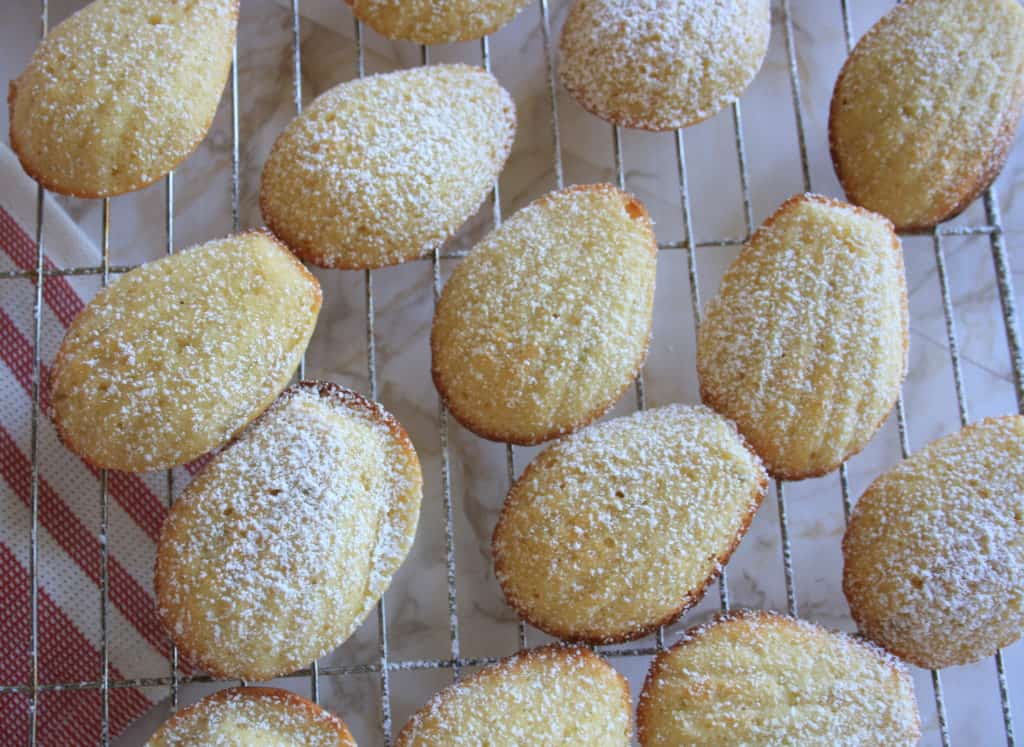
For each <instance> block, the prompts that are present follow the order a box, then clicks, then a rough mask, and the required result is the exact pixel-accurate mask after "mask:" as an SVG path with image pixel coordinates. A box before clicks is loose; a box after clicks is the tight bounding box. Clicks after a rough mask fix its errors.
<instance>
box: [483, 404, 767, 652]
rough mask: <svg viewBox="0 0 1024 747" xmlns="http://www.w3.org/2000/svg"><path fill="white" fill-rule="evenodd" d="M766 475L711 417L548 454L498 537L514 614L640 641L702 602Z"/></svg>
mask: <svg viewBox="0 0 1024 747" xmlns="http://www.w3.org/2000/svg"><path fill="white" fill-rule="evenodd" d="M766 484H767V475H766V474H765V472H764V468H763V467H762V466H761V463H760V460H759V459H758V458H757V457H756V456H755V455H754V454H752V453H751V452H750V451H749V450H748V449H747V448H746V446H745V445H744V444H743V441H742V439H741V438H740V436H739V434H738V433H737V432H736V429H735V427H734V426H733V425H732V423H730V422H729V421H727V420H725V419H724V418H722V417H721V416H719V415H717V414H715V413H714V412H712V411H711V410H710V409H709V408H706V407H702V406H697V407H687V406H684V405H671V406H668V407H662V408H657V409H652V410H647V411H645V412H639V413H636V414H634V415H631V416H629V417H624V418H617V419H615V420H611V421H608V422H605V423H600V424H598V425H595V426H591V427H590V428H587V429H585V430H583V431H580V432H579V433H576V434H574V435H572V436H568V437H566V438H564V439H562V440H560V441H558V442H557V443H556V444H554V445H553V446H552V447H550V448H549V449H548V450H547V451H546V452H544V453H543V454H542V455H540V456H539V457H537V458H536V459H535V460H534V462H533V463H532V464H531V465H530V466H529V467H528V468H527V471H526V472H525V473H524V475H523V477H522V478H521V479H520V480H519V481H518V482H517V483H516V485H515V486H514V487H513V489H512V490H511V491H510V493H509V497H508V499H507V501H506V504H505V508H504V511H503V512H502V516H501V520H500V521H499V523H498V526H497V528H496V529H495V533H494V553H495V565H496V574H497V576H498V580H499V582H500V583H501V585H502V589H503V590H504V591H505V593H506V595H507V596H508V597H509V599H510V601H511V603H512V605H513V606H514V607H516V608H517V609H519V610H520V611H521V612H522V613H523V614H525V616H526V617H527V618H528V619H529V620H530V622H531V623H532V624H534V625H536V626H538V627H540V628H542V629H544V630H546V631H547V632H549V633H552V634H554V635H559V636H561V637H565V638H570V639H577V640H587V641H590V642H594V643H607V642H612V641H621V640H625V639H629V638H636V637H639V636H640V635H643V634H644V633H646V632H649V631H650V630H651V629H653V628H654V627H656V626H657V625H659V624H664V623H667V622H670V621H671V619H673V618H674V617H675V616H677V615H678V614H680V613H681V612H682V611H683V610H684V609H686V608H688V607H689V606H691V605H693V604H695V603H696V602H697V601H699V600H700V598H701V596H702V595H703V591H704V588H705V587H706V586H707V584H708V583H710V581H711V580H712V579H713V578H714V577H715V576H717V575H718V573H719V572H720V570H721V567H722V565H723V564H724V563H725V562H726V561H727V560H728V558H729V555H730V554H731V553H732V549H733V548H734V547H735V545H736V544H737V543H738V542H739V539H740V537H741V536H742V535H743V533H744V532H745V531H746V528H747V525H748V524H749V522H750V519H751V517H752V516H753V514H754V512H755V511H756V510H757V507H758V505H759V504H760V502H761V499H762V497H763V495H764V488H765V485H766Z"/></svg>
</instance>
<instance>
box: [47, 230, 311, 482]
mask: <svg viewBox="0 0 1024 747" xmlns="http://www.w3.org/2000/svg"><path fill="white" fill-rule="evenodd" d="M320 302H321V296H320V284H319V283H317V281H316V278H314V277H313V276H312V275H310V274H309V273H308V272H307V271H306V269H305V268H304V267H303V266H302V264H301V263H300V262H298V261H297V260H296V259H295V257H293V256H292V255H291V253H289V252H288V250H287V249H285V248H284V247H283V246H282V245H281V244H279V243H278V242H277V241H275V240H274V239H273V238H272V237H271V236H269V235H268V234H265V233H261V232H250V233H244V234H239V235H237V236H231V237H229V238H226V239H221V240H219V241H210V242H208V243H206V244H202V245H200V246H197V247H193V248H191V249H188V250H186V251H183V252H179V253H177V254H174V255H171V256H169V257H164V258H163V259H160V260H157V261H156V262H151V263H149V264H146V265H143V266H142V267H138V268H136V269H134V270H132V271H131V272H128V273H125V274H124V275H122V276H121V277H120V278H118V279H117V280H115V281H114V282H113V283H112V284H111V285H110V286H109V287H107V288H104V289H103V290H101V291H100V292H99V293H98V294H97V295H96V297H95V298H94V299H93V300H92V301H90V302H89V304H88V305H87V306H86V307H85V310H84V311H83V312H82V313H81V314H80V315H79V316H78V318H76V319H75V321H74V322H73V323H72V325H71V327H69V328H68V331H67V334H66V335H65V337H64V341H63V342H62V343H61V346H60V350H59V351H58V353H57V358H56V361H55V362H54V364H53V372H52V383H53V413H54V423H55V424H56V426H57V430H58V433H59V434H60V437H61V440H62V441H63V442H64V443H65V444H66V445H67V446H68V448H70V449H71V450H72V451H74V452H75V453H77V454H79V455H80V456H82V457H83V458H84V459H86V460H87V461H89V462H90V463H92V464H94V465H96V466H97V467H105V468H108V469H119V470H128V471H130V472H144V471H146V470H155V469H164V468H167V467H174V466H176V465H179V464H185V463H186V462H190V461H192V460H193V459H195V458H196V457H199V456H202V455H203V454H205V453H206V452H208V451H211V450H213V449H216V448H218V447H219V446H221V445H223V444H224V443H226V442H227V441H228V440H229V439H230V438H231V437H232V436H233V435H234V434H236V433H237V432H238V431H239V430H241V429H242V428H243V427H244V426H245V425H246V423H248V422H249V421H250V420H252V419H253V418H255V417H256V416H257V415H259V414H260V413H261V412H262V411H263V410H264V409H266V407H267V405H269V404H270V403H271V402H273V401H274V398H275V397H277V395H278V394H280V392H281V390H282V389H284V388H285V387H286V386H287V385H288V380H289V379H290V378H291V376H292V373H293V372H294V371H295V368H296V367H297V366H298V365H299V360H300V359H301V358H302V353H303V351H304V350H305V349H306V345H307V344H308V342H309V338H310V336H311V335H312V334H313V327H314V326H315V325H316V318H317V315H318V314H319V313H320Z"/></svg>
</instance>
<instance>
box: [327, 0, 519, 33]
mask: <svg viewBox="0 0 1024 747" xmlns="http://www.w3.org/2000/svg"><path fill="white" fill-rule="evenodd" d="M346 2H347V3H348V4H349V5H350V6H351V7H352V12H353V13H355V15H356V17H357V18H359V19H360V20H361V21H365V22H366V23H367V24H369V25H370V27H371V28H372V29H373V30H374V31H376V32H377V33H378V34H381V35H383V36H386V37H388V38H389V39H405V40H408V41H413V42H416V43H417V44H446V43H448V42H455V41H469V40H470V39H479V38H480V37H481V36H486V35H487V34H491V33H493V32H495V31H497V30H498V29H499V28H501V27H502V26H504V25H505V24H506V23H508V22H509V21H511V20H512V18H513V17H514V16H515V15H516V13H518V12H519V10H520V9H521V8H522V7H523V6H524V5H526V3H527V0H346Z"/></svg>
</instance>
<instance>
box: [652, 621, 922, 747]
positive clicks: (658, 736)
mask: <svg viewBox="0 0 1024 747" xmlns="http://www.w3.org/2000/svg"><path fill="white" fill-rule="evenodd" d="M637 725H638V728H639V736H640V743H641V744H642V745H643V746H644V747H688V746H690V745H693V746H696V745H701V746H702V747H731V745H737V744H751V745H753V744H762V745H768V744H772V745H797V744H806V745H811V744H820V745H825V744H828V745H850V746H852V745H868V744H877V745H882V744H884V745H888V746H890V747H899V746H901V745H902V746H905V747H909V745H914V744H917V740H918V738H919V737H920V734H921V724H920V717H919V716H918V713H917V703H916V702H915V700H914V684H913V681H912V680H911V678H910V675H909V674H908V673H907V671H906V669H905V668H904V667H903V666H902V665H901V664H900V663H899V662H898V661H896V660H895V659H893V658H892V657H890V656H888V655H886V654H885V652H883V651H882V650H881V649H878V648H876V647H875V646H872V645H871V644H868V643H864V642H862V641H859V640H857V639H856V638H853V637H852V636H849V635H846V634H845V633H834V632H832V631H830V630H826V629H825V628H821V627H819V626H817V625H812V624H811V623H808V622H804V621H803V620H795V619H793V618H791V617H783V616H782V615H777V614H774V613H771V612H760V611H740V612H733V613H731V614H726V615H721V616H719V617H718V618H717V619H715V620H713V621H712V622H710V623H708V624H706V625H702V626H699V627H697V628H694V629H692V630H689V631H687V633H686V636H685V637H684V638H683V639H682V641H680V643H678V644H676V645H675V646H673V647H672V648H670V649H669V650H667V651H665V652H663V653H661V654H659V655H658V656H657V658H655V660H654V661H653V662H652V664H651V669H650V671H649V672H648V674H647V681H646V682H645V683H644V688H643V691H642V692H641V693H640V702H639V705H638V707H637Z"/></svg>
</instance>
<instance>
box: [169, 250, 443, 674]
mask: <svg viewBox="0 0 1024 747" xmlns="http://www.w3.org/2000/svg"><path fill="white" fill-rule="evenodd" d="M296 261H298V260H296ZM301 390H306V391H311V392H314V393H315V394H317V395H318V396H319V397H321V398H322V399H326V400H328V401H329V402H331V403H333V404H335V405H337V406H339V407H343V408H348V409H352V410H358V411H360V412H362V413H364V414H366V415H367V416H369V417H370V418H372V419H373V420H374V421H376V422H377V423H378V424H380V425H383V426H385V427H386V428H387V429H388V431H389V433H390V434H391V436H392V438H393V439H394V442H395V443H396V444H397V445H398V446H400V447H401V449H402V451H404V452H405V454H406V456H407V457H409V456H411V457H412V462H413V463H414V464H415V465H416V466H417V471H418V472H419V469H420V467H419V457H418V456H417V454H416V449H415V447H414V446H413V443H412V440H411V439H410V438H409V434H408V433H406V431H405V428H403V427H402V424H401V423H399V422H398V420H397V419H396V418H395V416H394V415H392V414H391V413H390V412H388V411H387V410H385V409H384V407H383V406H382V405H380V404H378V403H376V402H373V401H372V400H369V399H367V398H365V397H363V396H362V395H361V394H359V393H358V392H354V391H352V390H351V389H346V388H345V387H343V386H340V385H338V384H334V383H332V382H326V381H300V382H299V383H297V384H294V385H292V386H290V387H288V388H287V389H285V390H284V391H283V392H282V393H281V394H280V395H279V396H278V397H277V398H275V400H274V402H272V403H271V407H272V406H273V405H274V404H276V403H277V402H278V400H282V399H283V398H284V397H290V396H292V395H293V394H296V393H297V392H299V391H301ZM269 410H270V407H268V408H267V409H265V410H264V411H263V412H262V413H260V414H259V416H258V417H256V418H255V419H254V420H253V421H252V422H251V423H249V425H247V426H246V427H245V428H243V429H242V430H241V431H239V433H237V434H236V435H235V437H234V438H233V439H232V440H231V441H230V442H229V443H228V444H226V445H225V446H224V447H223V449H221V450H219V451H218V452H217V453H218V454H220V453H222V452H223V451H226V450H227V449H229V448H230V447H231V446H233V445H234V444H235V443H237V442H238V440H239V439H240V438H242V436H244V435H245V432H246V431H247V430H248V429H249V428H255V427H256V426H257V425H258V424H259V422H260V421H261V420H263V418H265V417H266V415H267V412H268V411H269ZM208 468H209V464H207V465H206V466H204V467H203V469H202V470H200V472H199V473H197V474H196V475H195V476H194V477H193V478H192V482H195V481H196V480H197V479H198V478H199V476H200V475H201V474H202V473H203V472H205V471H206V470H207V469H208ZM422 482H423V478H422V473H421V472H420V479H419V481H417V483H416V485H415V486H414V487H413V488H412V490H411V493H412V494H415V493H418V492H419V490H420V489H421V486H422ZM190 485H191V483H190ZM188 491H189V488H188V487H186V488H185V492H184V493H182V495H181V496H179V497H178V498H177V499H176V500H175V501H174V505H173V506H172V507H171V510H170V511H169V512H168V514H167V517H166V518H165V519H164V521H163V524H162V526H161V527H160V537H159V539H158V540H157V544H156V560H155V562H154V570H153V594H154V597H155V601H156V604H155V607H156V616H157V618H158V619H159V620H160V624H161V625H162V626H163V628H164V630H165V631H166V632H167V635H168V637H169V638H170V639H171V640H172V641H173V642H174V644H175V645H176V646H177V648H178V652H179V653H180V654H181V656H183V657H184V658H185V660H186V661H188V662H189V663H191V664H193V665H194V666H196V667H199V668H201V669H202V670H203V671H205V672H206V673H207V674H209V675H212V676H214V677H218V678H224V679H231V678H238V679H244V680H250V681H257V682H258V681H264V680H269V679H273V678H274V677H280V676H283V675H286V674H289V673H290V670H284V671H276V670H275V671H268V672H262V671H256V670H253V669H248V670H245V671H241V670H238V671H235V670H227V669H222V668H220V667H218V666H217V665H216V664H215V663H214V662H210V661H208V660H207V659H205V658H204V657H202V656H200V655H198V654H196V653H195V650H196V645H195V638H196V636H194V635H191V633H190V631H188V630H184V631H183V632H182V633H181V635H176V634H175V632H174V625H173V621H172V620H170V619H168V617H167V615H166V613H165V612H164V610H165V605H164V604H163V601H162V600H163V599H164V598H165V595H166V594H167V587H168V584H169V583H170V581H169V580H168V579H167V578H166V577H165V566H166V564H167V563H168V562H169V557H170V554H171V551H170V549H169V547H168V545H167V542H168V537H167V532H168V528H169V527H170V524H171V515H172V514H173V513H174V511H175V509H177V508H178V506H179V505H181V504H182V499H183V498H185V497H186V496H187V495H188ZM410 500H411V498H410V493H406V494H405V495H402V496H401V497H400V499H399V501H400V502H402V503H408V502H409V501H410ZM416 503H417V506H418V505H419V499H418V498H417V499H416ZM396 505H397V504H396ZM410 545H411V538H410ZM407 552H408V549H407ZM357 623H358V621H357ZM342 643H344V641H340V642H335V643H333V644H331V645H330V646H329V647H328V648H327V649H325V650H323V651H322V652H320V654H318V655H317V656H316V657H314V659H312V660H311V661H315V660H316V659H319V658H320V657H321V656H323V655H325V654H327V653H328V652H329V651H332V650H334V649H335V648H337V647H338V646H339V645H341V644H342ZM307 663H309V662H307Z"/></svg>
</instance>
